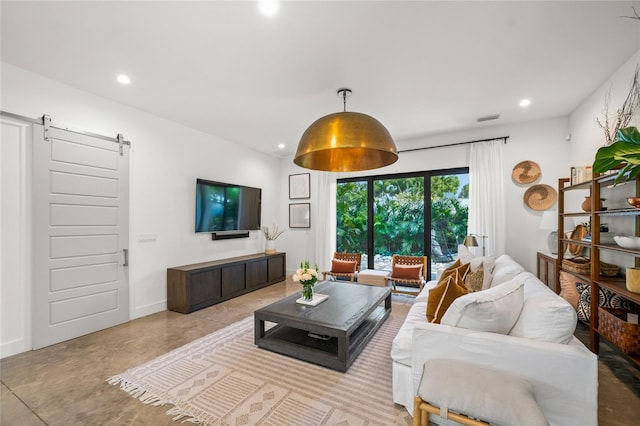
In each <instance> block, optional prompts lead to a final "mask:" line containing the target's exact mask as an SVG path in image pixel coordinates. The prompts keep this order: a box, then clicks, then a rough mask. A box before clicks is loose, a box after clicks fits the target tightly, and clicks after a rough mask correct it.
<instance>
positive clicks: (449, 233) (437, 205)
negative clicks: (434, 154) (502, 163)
mask: <svg viewBox="0 0 640 426" xmlns="http://www.w3.org/2000/svg"><path fill="white" fill-rule="evenodd" d="M424 191H425V187H424V179H423V178H422V177H412V178H401V179H397V178H395V179H383V180H376V181H374V207H373V208H374V223H373V231H374V241H375V246H376V247H375V252H376V253H377V254H381V255H386V256H388V255H392V254H406V255H422V254H423V253H424V251H425V250H424V247H423V242H424V232H425V231H424V199H425V193H424ZM468 194H469V187H468V185H464V186H462V187H460V179H459V178H458V177H457V176H456V175H448V176H433V177H431V194H430V200H431V226H432V238H433V239H434V240H435V241H434V245H436V244H435V243H437V244H438V245H439V248H440V250H441V251H442V253H455V252H456V251H457V245H458V244H459V243H461V242H462V241H463V240H464V237H465V235H466V234H467V221H468V210H469V209H468V207H467V205H466V203H465V202H464V201H462V200H465V199H467V198H468ZM336 198H337V209H336V214H337V248H338V250H339V251H346V252H358V253H366V252H367V182H366V181H362V182H345V183H340V184H338V186H337V197H336ZM427 252H428V251H427ZM427 254H428V253H427Z"/></svg>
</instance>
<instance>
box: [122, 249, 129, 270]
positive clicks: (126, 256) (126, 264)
mask: <svg viewBox="0 0 640 426" xmlns="http://www.w3.org/2000/svg"><path fill="white" fill-rule="evenodd" d="M122 252H123V253H124V263H123V264H122V266H129V249H122Z"/></svg>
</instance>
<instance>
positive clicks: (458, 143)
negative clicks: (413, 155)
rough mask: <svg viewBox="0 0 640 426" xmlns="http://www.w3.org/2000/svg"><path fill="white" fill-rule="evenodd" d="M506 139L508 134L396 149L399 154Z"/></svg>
mask: <svg viewBox="0 0 640 426" xmlns="http://www.w3.org/2000/svg"><path fill="white" fill-rule="evenodd" d="M507 139H509V136H500V137H497V138H489V139H477V140H475V141H467V142H457V143H450V144H446V145H436V146H425V147H423V148H411V149H402V150H400V151H398V154H400V153H401V152H411V151H422V150H424V149H433V148H444V147H447V146H456V145H467V144H470V143H478V142H490V141H499V140H502V141H504V143H505V144H506V143H507Z"/></svg>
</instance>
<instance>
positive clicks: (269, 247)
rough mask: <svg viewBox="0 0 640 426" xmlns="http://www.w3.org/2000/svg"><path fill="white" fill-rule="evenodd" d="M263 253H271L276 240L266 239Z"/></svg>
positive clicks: (273, 251) (274, 247)
mask: <svg viewBox="0 0 640 426" xmlns="http://www.w3.org/2000/svg"><path fill="white" fill-rule="evenodd" d="M264 252H265V254H273V253H275V252H276V240H267V242H266V244H265V245H264Z"/></svg>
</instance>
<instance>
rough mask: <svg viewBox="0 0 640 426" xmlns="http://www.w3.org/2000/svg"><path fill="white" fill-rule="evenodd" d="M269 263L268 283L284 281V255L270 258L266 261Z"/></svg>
mask: <svg viewBox="0 0 640 426" xmlns="http://www.w3.org/2000/svg"><path fill="white" fill-rule="evenodd" d="M268 262H269V268H268V269H269V282H276V281H284V279H285V270H284V255H283V256H277V257H271V258H269V260H268Z"/></svg>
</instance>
